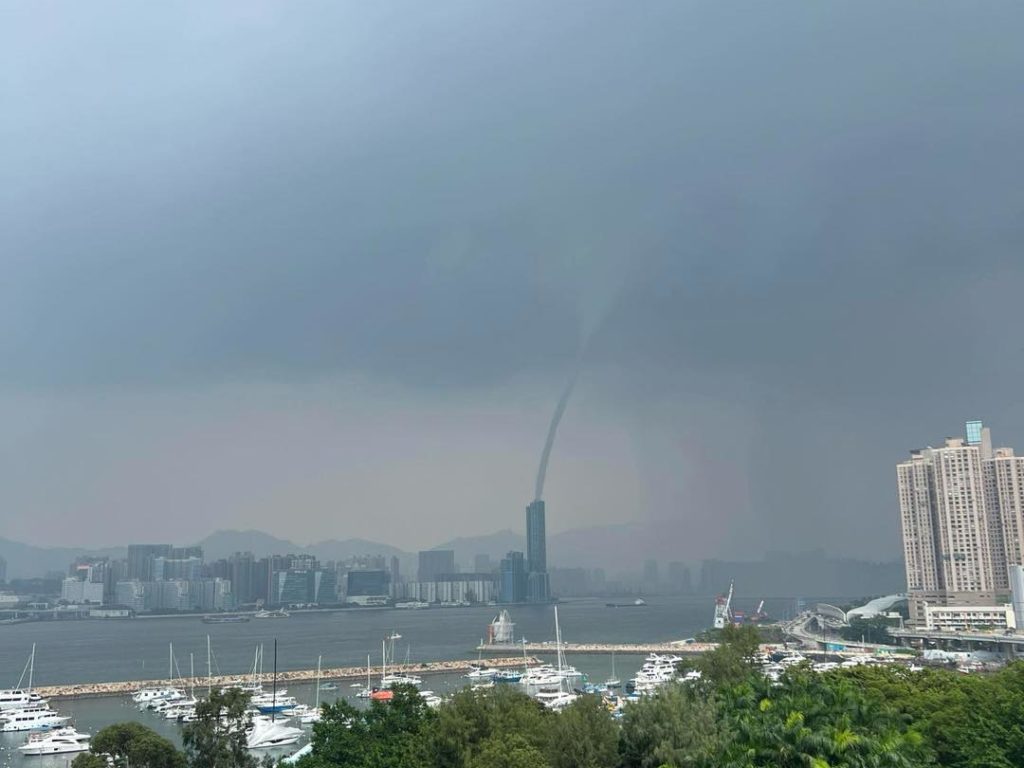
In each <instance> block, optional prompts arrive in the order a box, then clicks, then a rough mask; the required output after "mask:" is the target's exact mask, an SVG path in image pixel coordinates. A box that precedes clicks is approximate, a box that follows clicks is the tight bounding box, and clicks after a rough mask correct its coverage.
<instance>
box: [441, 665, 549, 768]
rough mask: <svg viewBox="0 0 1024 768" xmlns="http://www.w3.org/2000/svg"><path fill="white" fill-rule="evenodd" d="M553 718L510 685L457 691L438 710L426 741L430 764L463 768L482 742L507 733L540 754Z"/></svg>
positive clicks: (547, 711)
mask: <svg viewBox="0 0 1024 768" xmlns="http://www.w3.org/2000/svg"><path fill="white" fill-rule="evenodd" d="M554 718H555V714H554V713H553V712H551V711H549V710H547V709H545V708H544V707H543V706H541V705H540V704H538V703H537V702H536V701H535V700H534V699H531V698H530V697H529V696H527V695H526V694H525V693H522V692H521V691H518V690H516V689H514V688H511V687H509V686H504V685H502V686H497V687H495V688H490V689H485V690H476V691H475V690H472V689H466V690H463V691H459V692H458V693H456V694H454V695H453V696H452V697H451V698H450V699H448V701H446V702H445V703H444V704H443V705H442V706H441V708H440V710H439V711H438V713H437V723H436V726H435V727H434V728H433V729H432V732H431V734H430V736H429V738H428V741H427V748H428V750H429V755H430V760H431V765H433V766H436V768H464V766H466V765H468V764H469V762H470V761H471V760H473V758H474V757H475V756H476V754H477V753H478V752H479V751H480V749H481V748H482V744H483V743H484V742H485V741H487V740H488V739H490V738H491V737H492V736H495V735H499V734H508V733H515V734H519V735H520V736H522V737H523V739H525V740H526V741H527V743H529V744H530V746H531V747H533V748H534V749H536V750H537V751H538V752H540V753H541V754H543V753H544V751H545V750H546V749H547V746H548V729H549V727H550V723H551V721H552V720H553V719H554Z"/></svg>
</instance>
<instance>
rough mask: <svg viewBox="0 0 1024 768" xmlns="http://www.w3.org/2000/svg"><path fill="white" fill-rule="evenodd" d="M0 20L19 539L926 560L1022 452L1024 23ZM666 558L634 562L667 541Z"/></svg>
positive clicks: (8, 461)
mask: <svg viewBox="0 0 1024 768" xmlns="http://www.w3.org/2000/svg"><path fill="white" fill-rule="evenodd" d="M638 10H639V8H638V7H636V6H630V5H623V4H621V3H616V2H604V1H603V0H596V1H594V2H587V3H575V2H568V3H557V4H551V3H541V2H530V1H527V2H518V3H507V4H499V3H493V4H492V3H489V4H481V3H475V2H457V1H455V0H452V1H451V2H446V3H444V4H441V5H429V4H418V3H411V2H396V3H389V4H383V5H381V4H354V3H342V4H337V3H321V2H311V3H307V4H304V5H303V6H302V9H301V11H298V12H297V11H296V9H295V8H294V7H292V6H286V5H283V4H267V3H258V2H256V3H244V4H223V5H221V4H217V5H210V4H203V3H183V4H175V5H170V6H159V5H121V4H116V5H115V4H110V3H104V2H97V3H89V4H88V5H75V4H62V5H59V6H54V5H47V4H36V3H27V4H12V5H8V6H6V7H5V8H3V9H0V92H2V93H3V94H4V101H5V104H6V105H7V107H8V108H7V109H5V110H4V112H5V114H4V116H3V117H2V118H0V167H2V168H3V169H4V172H5V179H6V183H5V184H4V185H3V186H2V187H0V253H3V254H5V257H4V267H5V269H4V280H2V281H0V359H2V360H3V361H4V365H3V366H2V367H0V424H2V425H3V428H2V430H0V467H2V468H3V469H2V470H0V473H2V474H0V481H2V482H0V489H2V490H0V536H4V537H7V538H11V539H14V540H18V541H24V542H27V543H32V544H48V545H59V546H86V547H94V546H103V545H105V544H107V543H109V542H111V541H117V542H119V543H129V542H132V541H170V542H175V543H187V542H189V541H194V540H198V539H201V538H202V537H203V536H205V535H206V534H207V533H209V532H211V531H214V530H217V529H248V528H253V529H258V530H263V531H266V532H267V533H270V534H273V535H275V536H279V537H281V538H287V539H293V540H296V541H299V542H305V541H317V540H322V539H331V538H336V539H345V538H365V539H372V540H376V541H381V542H384V543H388V544H393V545H394V546H397V547H400V548H402V549H405V550H407V551H415V550H416V549H419V548H421V547H424V546H433V545H435V544H436V543H438V542H441V541H445V540H447V539H450V538H454V537H457V536H471V535H478V534H486V533H490V532H493V531H498V530H501V529H505V528H508V529H512V530H516V531H521V530H522V529H523V526H524V508H525V506H526V505H527V504H528V503H529V502H530V501H531V499H532V497H533V488H534V482H535V476H536V473H537V466H538V461H539V459H540V455H541V451H542V448H543V446H544V440H545V435H546V433H547V430H548V425H549V421H550V419H551V415H552V412H553V410H554V409H555V405H556V402H557V400H558V398H559V395H560V393H561V392H562V390H563V388H564V387H565V385H566V382H567V381H568V379H569V377H570V376H571V374H572V371H573V370H574V366H575V365H576V361H577V357H578V355H579V354H580V350H581V348H582V347H583V345H584V343H585V340H587V339H589V343H587V346H586V350H585V353H584V354H583V355H582V357H581V358H580V361H579V366H580V374H579V379H578V382H577V385H576V388H575V391H574V393H573V395H572V398H571V400H570V401H569V403H568V408H567V410H566V412H565V416H564V418H563V420H562V422H561V426H560V427H559V431H558V435H557V439H556V441H555V444H554V447H553V451H552V454H551V464H550V467H549V469H548V472H547V482H546V486H545V492H544V497H545V500H546V502H547V509H548V530H549V532H551V533H557V532H559V531H565V530H568V529H575V528H581V527H587V526H593V525H606V524H614V523H642V524H644V523H652V522H657V523H659V524H661V523H662V522H664V521H668V522H669V523H670V526H669V527H670V528H672V526H674V528H672V530H671V537H672V538H673V540H674V541H675V542H676V544H677V546H678V550H679V559H681V560H687V559H693V558H700V557H703V556H708V557H713V556H724V557H732V558H736V559H740V558H749V557H756V556H759V555H760V554H761V553H763V552H765V551H768V550H791V551H800V550H807V549H811V548H816V547H821V548H824V549H825V550H827V551H828V552H830V553H833V554H835V555H837V556H842V555H849V556H859V557H865V558H867V559H891V558H895V557H898V556H899V553H900V551H901V548H900V537H899V532H898V513H897V505H896V479H895V469H894V465H895V463H896V462H897V461H899V460H900V459H902V458H903V457H905V456H906V455H907V452H908V451H909V450H910V449H912V448H915V447H919V446H922V445H925V444H928V443H931V444H936V443H938V442H939V441H941V439H942V437H943V436H944V435H947V434H958V433H960V431H961V430H962V428H963V422H964V420H966V419H975V418H977V419H983V420H984V421H985V422H986V424H988V425H989V426H991V428H992V430H993V437H994V441H995V442H996V443H997V444H999V445H1011V446H1013V445H1017V446H1018V447H1019V448H1021V449H1022V450H1024V405H1022V403H1021V400H1020V397H1019V393H1018V389H1019V386H1018V382H1019V381H1020V380H1021V377H1022V375H1024V355H1022V351H1024V343H1022V342H1021V340H1020V338H1019V334H1018V333H1017V326H1018V323H1017V322H1015V321H1016V320H1017V317H1016V316H1014V315H1013V312H1014V311H1016V310H1017V309H1018V307H1019V296H1020V295H1021V290H1022V288H1024V259H1022V258H1021V256H1020V254H1019V249H1020V241H1021V232H1022V228H1024V224H1022V222H1024V218H1022V217H1021V211H1022V209H1024V185H1022V184H1021V183H1020V179H1021V177H1022V169H1024V147H1022V144H1021V141H1020V136H1021V135H1024V96H1022V94H1021V91H1020V87H1019V81H1020V73H1021V72H1022V71H1024V46H1021V45H1020V42H1019V31H1018V30H1019V29H1020V28H1021V23H1022V22H1024V6H1007V5H999V6H996V5H980V6H978V5H971V6H967V5H964V6H957V5H936V4H927V5H926V4H924V3H901V4H890V3H886V4H882V3H870V2H869V3H857V4H849V5H841V6H839V5H809V4H794V3H773V4H770V5H761V4H749V5H739V6H723V5H721V4H711V3H705V4H683V3H670V2H664V3H662V2H651V3H648V4H644V6H643V8H642V12H638ZM635 555H636V556H637V557H638V558H641V559H642V555H643V553H642V552H637V553H635Z"/></svg>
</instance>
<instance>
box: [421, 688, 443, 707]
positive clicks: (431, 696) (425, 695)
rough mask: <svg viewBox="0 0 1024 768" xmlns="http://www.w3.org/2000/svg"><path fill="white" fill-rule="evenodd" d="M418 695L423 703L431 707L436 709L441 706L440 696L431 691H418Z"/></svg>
mask: <svg viewBox="0 0 1024 768" xmlns="http://www.w3.org/2000/svg"><path fill="white" fill-rule="evenodd" d="M420 697H421V698H422V699H423V703H424V704H426V705H427V706H428V707H430V708H431V709H437V708H438V707H440V706H441V697H440V696H438V695H437V694H436V693H434V692H433V691H420Z"/></svg>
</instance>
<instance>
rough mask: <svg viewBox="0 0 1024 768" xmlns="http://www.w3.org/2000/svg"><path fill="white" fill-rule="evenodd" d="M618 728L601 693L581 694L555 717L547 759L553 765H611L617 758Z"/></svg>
mask: <svg viewBox="0 0 1024 768" xmlns="http://www.w3.org/2000/svg"><path fill="white" fill-rule="evenodd" d="M618 730H619V729H618V727H617V726H616V725H615V722H614V721H613V720H612V717H611V712H609V711H608V707H606V706H605V704H604V702H603V701H602V700H601V697H600V696H581V697H580V698H578V699H577V700H576V701H574V702H573V703H572V704H570V705H569V706H568V707H566V708H565V709H564V710H562V712H560V713H559V714H558V716H557V717H555V718H553V719H552V722H551V728H550V743H549V747H548V762H550V764H551V766H552V768H611V766H614V765H615V764H616V763H617V762H618V746H619V733H618Z"/></svg>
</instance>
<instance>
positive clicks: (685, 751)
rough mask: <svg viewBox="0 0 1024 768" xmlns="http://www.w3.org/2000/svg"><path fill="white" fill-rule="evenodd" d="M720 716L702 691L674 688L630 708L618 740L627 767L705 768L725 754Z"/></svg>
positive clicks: (711, 701)
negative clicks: (709, 760) (707, 760)
mask: <svg viewBox="0 0 1024 768" xmlns="http://www.w3.org/2000/svg"><path fill="white" fill-rule="evenodd" d="M722 743H723V737H722V734H721V729H720V726H719V712H718V710H717V707H716V704H715V702H714V700H712V699H711V698H709V697H708V696H707V695H705V693H704V691H703V690H702V689H694V688H693V687H691V686H688V685H684V684H681V683H676V684H673V685H666V686H662V687H661V688H660V689H659V690H658V691H657V692H656V693H655V694H654V695H652V696H645V697H644V698H642V699H640V701H638V702H636V703H634V704H630V705H629V706H627V707H626V709H625V713H624V716H623V720H622V729H621V733H620V737H619V754H620V759H621V762H622V765H623V766H625V768H657V766H661V765H667V766H673V767H675V768H684V767H687V766H697V765H703V764H704V760H705V758H706V757H707V756H708V755H716V754H718V753H719V752H720V751H721V749H722Z"/></svg>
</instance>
